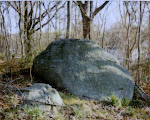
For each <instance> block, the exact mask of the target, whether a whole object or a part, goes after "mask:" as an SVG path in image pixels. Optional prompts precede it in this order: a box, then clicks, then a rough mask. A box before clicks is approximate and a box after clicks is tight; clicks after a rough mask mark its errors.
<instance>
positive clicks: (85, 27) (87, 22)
mask: <svg viewBox="0 0 150 120" xmlns="http://www.w3.org/2000/svg"><path fill="white" fill-rule="evenodd" d="M82 22H83V37H84V38H89V36H90V24H91V21H90V19H89V18H88V17H86V16H82Z"/></svg>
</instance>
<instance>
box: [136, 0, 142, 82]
mask: <svg viewBox="0 0 150 120" xmlns="http://www.w3.org/2000/svg"><path fill="white" fill-rule="evenodd" d="M139 17H140V18H139V33H138V70H137V74H138V78H137V84H139V83H140V78H141V73H140V57H141V56H140V53H141V49H140V44H141V25H142V4H141V1H140V16H139Z"/></svg>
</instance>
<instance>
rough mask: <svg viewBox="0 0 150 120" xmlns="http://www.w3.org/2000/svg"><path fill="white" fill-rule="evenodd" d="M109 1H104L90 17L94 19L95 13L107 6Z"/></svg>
mask: <svg viewBox="0 0 150 120" xmlns="http://www.w3.org/2000/svg"><path fill="white" fill-rule="evenodd" d="M108 2H109V1H106V2H104V3H103V4H102V5H101V6H100V7H98V8H96V9H95V11H94V12H93V14H92V17H93V18H94V16H95V15H97V13H98V12H99V11H100V10H102V9H103V8H104V7H105V6H106V5H107V4H108Z"/></svg>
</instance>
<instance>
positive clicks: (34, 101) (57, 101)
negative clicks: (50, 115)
mask: <svg viewBox="0 0 150 120" xmlns="http://www.w3.org/2000/svg"><path fill="white" fill-rule="evenodd" d="M16 94H17V95H19V96H21V97H22V98H23V100H24V105H34V106H36V107H38V108H39V109H40V110H44V111H50V109H51V105H58V106H64V103H63V100H62V99H61V97H60V95H59V93H58V92H57V91H56V89H54V88H52V87H51V86H50V85H48V84H43V83H35V84H33V85H32V86H31V87H26V88H21V89H18V90H17V92H16Z"/></svg>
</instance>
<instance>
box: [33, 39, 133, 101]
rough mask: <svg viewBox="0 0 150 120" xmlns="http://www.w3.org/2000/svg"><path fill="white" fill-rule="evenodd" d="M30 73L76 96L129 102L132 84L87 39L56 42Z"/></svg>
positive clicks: (112, 59)
mask: <svg viewBox="0 0 150 120" xmlns="http://www.w3.org/2000/svg"><path fill="white" fill-rule="evenodd" d="M32 70H33V71H32V72H33V74H34V75H35V76H38V77H40V78H42V80H43V82H46V83H49V84H50V85H52V86H55V87H59V88H65V89H67V90H68V91H70V92H71V93H73V94H75V95H78V96H79V97H85V98H92V99H102V98H103V97H105V98H107V97H109V96H110V95H112V94H113V95H114V96H116V97H119V98H122V99H123V98H127V99H132V96H133V89H134V82H133V80H132V78H131V76H130V74H129V72H128V70H127V69H125V68H123V67H122V66H120V65H119V62H118V60H117V59H116V58H115V57H113V56H112V55H111V54H109V53H107V52H106V51H104V50H103V49H102V48H101V47H99V46H98V45H97V44H96V43H94V42H92V41H91V40H88V39H59V40H56V41H54V42H52V43H51V44H50V45H49V46H48V47H47V49H46V50H45V51H43V52H42V53H40V54H39V55H38V56H37V57H36V58H35V60H34V63H33V69H32Z"/></svg>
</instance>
